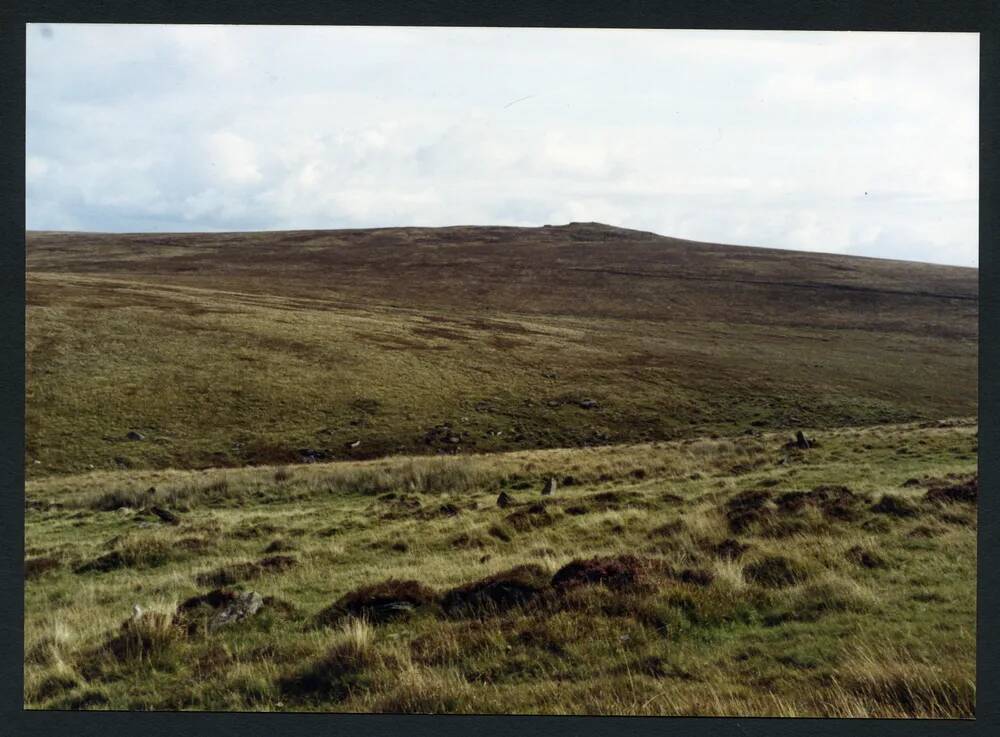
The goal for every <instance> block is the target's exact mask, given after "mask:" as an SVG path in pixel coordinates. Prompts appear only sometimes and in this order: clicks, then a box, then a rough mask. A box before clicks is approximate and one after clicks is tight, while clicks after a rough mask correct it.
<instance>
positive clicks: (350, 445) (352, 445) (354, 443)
mask: <svg viewBox="0 0 1000 737" xmlns="http://www.w3.org/2000/svg"><path fill="white" fill-rule="evenodd" d="M360 445H361V441H360V440H352V441H351V442H349V443H345V446H346V447H347V449H348V450H354V449H355V448H357V447H358V446H360Z"/></svg>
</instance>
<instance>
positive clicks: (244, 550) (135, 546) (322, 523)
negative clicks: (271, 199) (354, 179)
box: [25, 223, 978, 717]
mask: <svg viewBox="0 0 1000 737" xmlns="http://www.w3.org/2000/svg"><path fill="white" fill-rule="evenodd" d="M27 262H28V273H27V295H28V317H27V326H26V328H27V356H26V363H27V381H28V385H27V414H26V427H27V432H26V446H27V449H26V458H25V463H26V469H27V476H28V481H27V487H26V490H25V491H26V511H25V514H26V526H25V529H26V539H25V578H26V583H25V704H26V706H27V707H28V708H69V709H168V710H169V709H195V710H199V709H210V710H226V709H234V710H277V711H287V710H302V711H312V710H321V711H382V712H396V711H406V712H466V713H467V712H476V713H485V712H489V713H546V714H549V713H559V714H561V713H579V714H677V715H788V716H893V717H895V716H900V717H902V716H917V717H972V716H974V712H975V635H976V631H975V622H976V620H975V615H976V609H975V598H976V579H975V571H976V558H975V556H976V500H977V495H978V481H977V479H978V477H977V455H978V440H977V419H976V395H977V374H976V369H977V340H978V330H977V321H978V291H977V290H978V286H977V279H978V274H977V272H976V270H974V269H962V268H956V267H942V266H932V265H928V264H916V263H908V262H898V261H897V262H893V261H880V260H873V259H862V258H854V257H845V256H832V255H823V254H805V253H794V252H787V251H772V250H767V249H750V248H742V247H734V246H723V245H716V244H699V243H692V242H687V241H680V240H676V239H671V238H664V237H661V236H657V235H655V234H651V233H643V232H639V231H631V230H625V229H621V228H613V227H610V226H603V225H599V224H593V223H576V224H571V225H569V226H560V227H548V226H546V227H544V228H492V227H456V228H440V229H421V228H400V229H391V228H390V229H379V230H358V231H301V232H288V233H257V234H253V233H250V234H247V233H243V234H233V233H228V234H227V233H216V234H189V235H185V234H173V235H107V234H67V233H29V234H28V251H27ZM799 430H802V431H804V432H805V434H806V436H807V437H808V438H809V439H811V441H812V442H810V443H808V444H806V443H803V444H801V445H802V446H806V445H808V447H800V444H799V443H796V442H795V433H796V431H799ZM551 480H554V481H555V482H556V486H557V488H556V489H555V491H554V493H552V494H548V495H544V494H542V489H543V485H545V484H547V483H548V482H550V481H551ZM242 606H249V607H250V609H252V610H256V609H257V607H260V608H259V610H257V611H254V612H253V613H251V614H248V616H246V617H245V618H241V617H240V613H241V612H240V607H242ZM227 617H230V618H231V619H233V621H229V622H223V620H224V619H226V618H227Z"/></svg>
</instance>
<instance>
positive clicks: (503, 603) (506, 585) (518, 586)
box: [441, 564, 549, 616]
mask: <svg viewBox="0 0 1000 737" xmlns="http://www.w3.org/2000/svg"><path fill="white" fill-rule="evenodd" d="M548 590H549V576H548V574H547V573H546V571H545V570H544V569H543V568H542V567H541V566H539V565H536V564H526V565H520V566H516V567H514V568H511V569H509V570H506V571H501V572H499V573H495V574H493V575H491V576H486V577H485V578H481V579H479V580H478V581H473V582H472V583H468V584H464V585H462V586H457V587H455V588H453V589H451V590H449V591H447V592H445V594H444V596H443V597H442V599H441V605H442V607H443V608H444V611H445V612H446V613H448V614H449V615H452V616H474V615H485V614H496V613H499V612H503V611H506V610H508V609H511V608H513V607H519V606H524V605H527V604H530V603H532V602H535V601H537V600H538V599H539V598H540V597H541V596H542V595H543V594H545V593H546V592H547V591H548Z"/></svg>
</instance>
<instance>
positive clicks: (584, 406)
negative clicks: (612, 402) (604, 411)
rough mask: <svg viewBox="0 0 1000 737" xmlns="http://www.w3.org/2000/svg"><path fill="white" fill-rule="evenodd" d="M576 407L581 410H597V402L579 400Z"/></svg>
mask: <svg viewBox="0 0 1000 737" xmlns="http://www.w3.org/2000/svg"><path fill="white" fill-rule="evenodd" d="M577 405H579V406H580V407H581V408H582V409H597V402H596V401H595V400H593V399H581V400H580V401H579V402H577Z"/></svg>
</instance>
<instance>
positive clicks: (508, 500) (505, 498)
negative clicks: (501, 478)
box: [497, 491, 514, 509]
mask: <svg viewBox="0 0 1000 737" xmlns="http://www.w3.org/2000/svg"><path fill="white" fill-rule="evenodd" d="M513 503H514V497H512V496H511V495H510V494H508V493H507V492H506V491H501V492H500V496H498V497H497V506H498V507H500V509H506V508H507V507H509V506H510V505H511V504H513Z"/></svg>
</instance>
